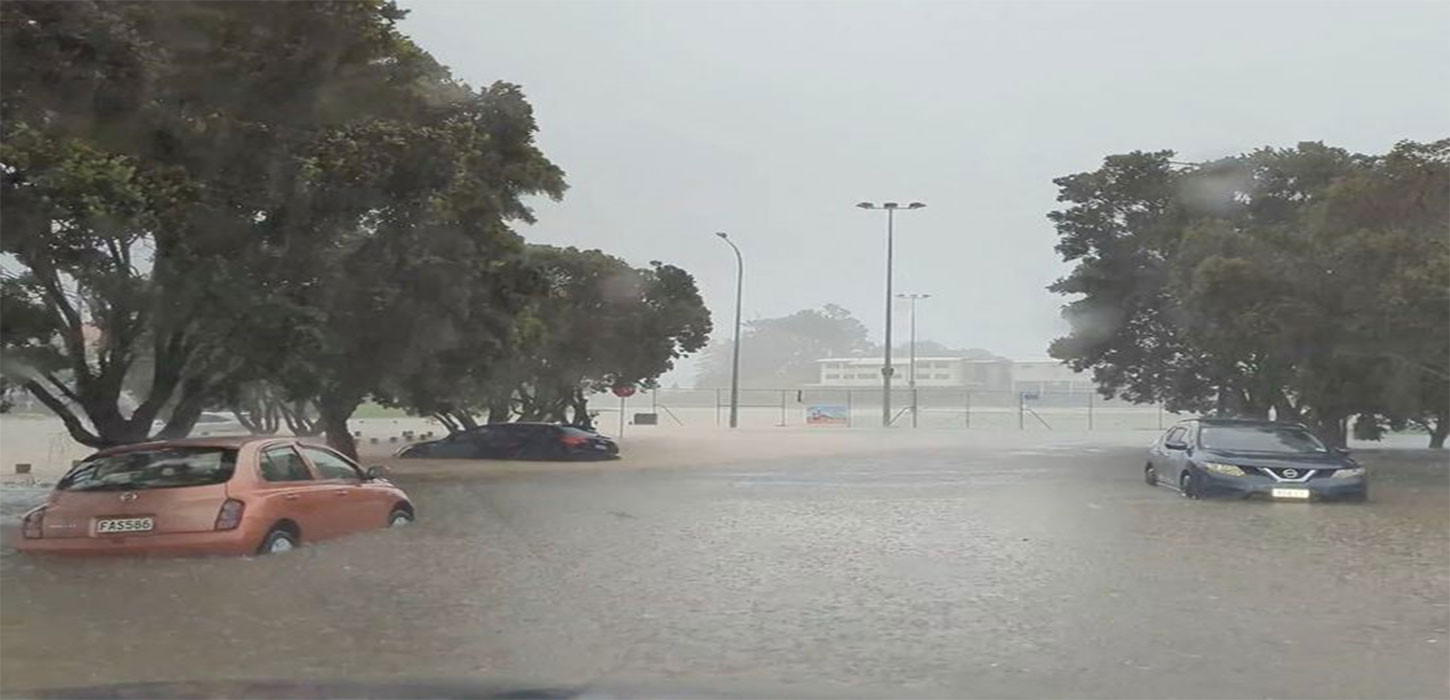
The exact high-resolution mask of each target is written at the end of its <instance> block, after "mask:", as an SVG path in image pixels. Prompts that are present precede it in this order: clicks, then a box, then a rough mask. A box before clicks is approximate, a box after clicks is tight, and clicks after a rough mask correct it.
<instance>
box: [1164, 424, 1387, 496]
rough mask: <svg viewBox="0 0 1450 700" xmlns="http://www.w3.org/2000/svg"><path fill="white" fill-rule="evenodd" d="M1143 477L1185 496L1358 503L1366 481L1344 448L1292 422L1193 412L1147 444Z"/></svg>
mask: <svg viewBox="0 0 1450 700" xmlns="http://www.w3.org/2000/svg"><path fill="white" fill-rule="evenodd" d="M1143 478H1144V480H1146V481H1147V482H1148V484H1149V485H1152V486H1157V485H1158V484H1164V485H1166V486H1169V487H1173V488H1176V489H1178V492H1179V493H1180V494H1182V495H1183V496H1184V497H1186V498H1203V497H1213V496H1222V497H1229V498H1248V497H1260V498H1271V499H1274V500H1290V501H1319V500H1348V501H1363V500H1365V498H1366V497H1368V495H1369V482H1368V479H1367V476H1366V474H1365V469H1364V467H1363V466H1361V465H1360V464H1358V463H1357V462H1355V461H1354V460H1353V459H1350V457H1349V450H1348V449H1345V448H1342V447H1338V448H1329V447H1325V446H1324V443H1322V442H1320V441H1319V438H1316V437H1314V434H1313V433H1311V432H1309V430H1308V429H1307V428H1305V427H1304V426H1303V425H1300V424H1298V423H1280V422H1274V421H1261V420H1240V419H1230V418H1195V419H1192V420H1185V421H1182V422H1180V423H1178V424H1176V425H1174V426H1173V427H1172V428H1170V429H1169V430H1168V432H1166V433H1164V434H1163V435H1162V436H1161V437H1159V438H1158V440H1156V441H1155V442H1154V443H1153V445H1152V446H1151V447H1149V448H1148V463H1147V464H1146V465H1145V466H1144V467H1143Z"/></svg>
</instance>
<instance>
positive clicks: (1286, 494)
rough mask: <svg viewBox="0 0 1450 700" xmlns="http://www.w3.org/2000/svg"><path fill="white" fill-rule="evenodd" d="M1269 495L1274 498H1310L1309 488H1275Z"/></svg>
mask: <svg viewBox="0 0 1450 700" xmlns="http://www.w3.org/2000/svg"><path fill="white" fill-rule="evenodd" d="M1269 495H1271V496H1273V497H1274V498H1297V499H1300V500H1304V499H1307V498H1309V489H1274V490H1273V491H1272V492H1270V494H1269Z"/></svg>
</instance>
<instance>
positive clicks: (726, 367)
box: [696, 304, 871, 389]
mask: <svg viewBox="0 0 1450 700" xmlns="http://www.w3.org/2000/svg"><path fill="white" fill-rule="evenodd" d="M743 325H744V328H743V329H742V331H741V334H740V385H741V386H747V387H759V388H771V389H778V388H781V387H793V386H800V385H801V384H807V383H812V382H816V381H818V380H819V378H820V375H819V372H818V371H817V370H818V367H817V365H816V360H819V359H821V358H823V357H851V356H854V355H860V354H863V353H865V352H868V351H869V350H870V349H871V344H870V342H869V341H868V340H867V337H866V326H864V325H862V323H861V322H860V321H859V320H857V319H856V317H854V316H852V315H851V312H850V311H847V310H846V309H844V308H841V307H840V306H837V305H835V304H827V305H825V306H824V307H822V308H821V309H805V310H802V311H797V312H795V313H793V314H791V315H789V316H782V317H780V318H765V319H759V320H755V321H747V322H745V323H744V324H743ZM732 347H733V345H732V342H731V341H728V340H725V341H721V342H718V343H716V344H714V345H712V346H710V348H709V349H708V350H706V352H705V357H704V363H703V366H702V368H701V370H700V373H699V376H698V377H697V379H696V383H697V384H699V385H700V386H707V387H721V386H729V385H730V363H731V350H732Z"/></svg>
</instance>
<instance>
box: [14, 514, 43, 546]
mask: <svg viewBox="0 0 1450 700" xmlns="http://www.w3.org/2000/svg"><path fill="white" fill-rule="evenodd" d="M20 534H21V536H22V537H24V538H25V539H27V540H38V539H40V538H41V537H44V536H45V509H44V508H36V509H35V510H32V511H30V512H29V513H26V514H25V522H24V523H23V524H21V526H20Z"/></svg>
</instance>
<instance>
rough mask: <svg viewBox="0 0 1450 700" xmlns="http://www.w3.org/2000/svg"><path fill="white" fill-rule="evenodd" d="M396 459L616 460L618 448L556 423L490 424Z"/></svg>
mask: <svg viewBox="0 0 1450 700" xmlns="http://www.w3.org/2000/svg"><path fill="white" fill-rule="evenodd" d="M397 456H398V457H404V458H428V459H543V460H568V459H616V458H618V456H619V445H617V444H615V442H614V441H613V440H610V439H609V438H607V437H604V436H603V435H600V434H599V433H595V432H590V431H588V430H584V429H583V428H578V427H575V426H572V425H558V424H555V423H490V424H488V425H481V426H479V427H477V428H473V429H471V430H464V431H461V432H457V433H454V434H452V435H449V436H447V437H445V438H442V439H441V440H432V441H429V442H420V443H417V444H413V445H408V446H406V447H404V448H402V449H400V450H398V452H397Z"/></svg>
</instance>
